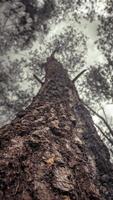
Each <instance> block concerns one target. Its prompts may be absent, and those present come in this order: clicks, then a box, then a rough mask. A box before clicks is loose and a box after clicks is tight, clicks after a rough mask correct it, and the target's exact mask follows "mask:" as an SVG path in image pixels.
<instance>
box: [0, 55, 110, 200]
mask: <svg viewBox="0 0 113 200" xmlns="http://www.w3.org/2000/svg"><path fill="white" fill-rule="evenodd" d="M45 71H46V77H45V83H44V84H43V85H42V87H41V89H40V91H39V93H38V95H37V96H36V97H35V98H34V99H33V102H32V104H31V105H30V106H29V107H28V108H26V110H25V111H23V112H21V113H19V114H18V116H17V117H16V118H15V119H14V120H13V121H12V123H11V124H9V125H6V126H4V127H3V128H1V129H0V138H1V140H0V199H2V200H112V199H113V168H112V165H111V163H110V161H109V158H110V157H109V153H108V150H107V148H106V146H105V145H104V144H103V142H102V141H101V139H100V137H99V136H98V134H97V132H96V130H95V128H94V125H93V122H92V119H91V116H90V114H89V112H88V111H87V109H86V108H85V107H84V105H83V104H82V101H81V100H80V99H79V97H78V94H77V91H76V89H75V86H74V84H73V83H72V81H71V80H70V79H69V77H68V74H67V71H66V70H65V69H63V67H62V65H61V64H60V63H59V62H57V60H55V59H54V58H53V57H50V58H49V59H48V60H47V63H46V64H45Z"/></svg>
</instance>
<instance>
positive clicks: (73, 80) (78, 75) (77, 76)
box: [72, 69, 87, 83]
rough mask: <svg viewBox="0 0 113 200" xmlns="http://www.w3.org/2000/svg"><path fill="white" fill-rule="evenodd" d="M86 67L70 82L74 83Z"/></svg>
mask: <svg viewBox="0 0 113 200" xmlns="http://www.w3.org/2000/svg"><path fill="white" fill-rule="evenodd" d="M86 70H87V69H84V70H82V71H81V72H80V73H79V74H78V75H77V76H76V77H75V78H74V79H73V80H72V82H73V83H74V82H75V81H76V80H77V79H78V78H79V77H80V76H81V75H82V74H83V73H84V72H85V71H86Z"/></svg>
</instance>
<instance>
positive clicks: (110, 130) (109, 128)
mask: <svg viewBox="0 0 113 200" xmlns="http://www.w3.org/2000/svg"><path fill="white" fill-rule="evenodd" d="M84 105H85V106H86V107H87V108H88V109H89V110H91V111H92V112H93V113H94V114H95V115H96V116H97V117H99V118H100V119H101V120H102V121H103V123H104V124H105V125H106V127H107V128H108V130H109V132H110V134H111V135H112V136H113V130H112V128H111V127H110V125H109V124H108V122H107V121H106V120H105V119H104V117H102V116H101V115H99V114H98V113H97V112H96V111H95V110H93V109H92V108H91V107H90V106H88V105H87V104H86V103H84Z"/></svg>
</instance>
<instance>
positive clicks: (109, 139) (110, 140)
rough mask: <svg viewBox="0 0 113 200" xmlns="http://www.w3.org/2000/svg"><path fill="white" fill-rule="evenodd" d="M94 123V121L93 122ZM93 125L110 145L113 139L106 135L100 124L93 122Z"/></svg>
mask: <svg viewBox="0 0 113 200" xmlns="http://www.w3.org/2000/svg"><path fill="white" fill-rule="evenodd" d="M94 124H95V123H94ZM95 126H96V127H97V128H98V130H99V131H100V132H101V133H102V135H103V136H104V137H105V138H106V139H107V140H108V141H109V142H110V143H111V145H113V140H112V139H111V138H109V137H108V136H107V134H105V133H104V131H103V130H102V129H101V128H100V126H98V125H97V124H95Z"/></svg>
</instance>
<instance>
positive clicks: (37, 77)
mask: <svg viewBox="0 0 113 200" xmlns="http://www.w3.org/2000/svg"><path fill="white" fill-rule="evenodd" d="M33 76H34V77H35V79H36V80H37V81H38V82H39V83H40V84H41V85H43V84H44V83H43V82H42V81H41V80H40V79H39V78H38V77H37V76H36V75H35V74H34V75H33Z"/></svg>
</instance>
